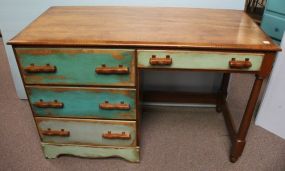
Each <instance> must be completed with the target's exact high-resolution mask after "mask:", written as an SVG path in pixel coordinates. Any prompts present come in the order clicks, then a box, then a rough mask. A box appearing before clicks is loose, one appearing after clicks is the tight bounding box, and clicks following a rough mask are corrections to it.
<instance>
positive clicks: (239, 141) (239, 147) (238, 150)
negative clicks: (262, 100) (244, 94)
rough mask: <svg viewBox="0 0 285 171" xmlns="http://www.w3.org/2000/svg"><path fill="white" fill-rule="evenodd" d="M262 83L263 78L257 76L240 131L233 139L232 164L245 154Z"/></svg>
mask: <svg viewBox="0 0 285 171" xmlns="http://www.w3.org/2000/svg"><path fill="white" fill-rule="evenodd" d="M262 82H263V78H260V77H259V76H256V79H255V81H254V84H253V88H252V90H251V94H250V97H249V100H248V102H247V106H246V109H245V112H244V115H243V118H242V121H241V123H240V127H239V130H238V132H237V134H236V136H235V137H234V139H233V145H232V149H231V156H230V161H231V162H236V161H237V159H238V158H239V157H240V156H241V154H242V152H243V149H244V146H245V138H246V135H247V132H248V128H249V126H250V122H251V119H252V116H253V112H254V109H255V106H256V102H257V99H258V96H259V92H260V89H261V86H262Z"/></svg>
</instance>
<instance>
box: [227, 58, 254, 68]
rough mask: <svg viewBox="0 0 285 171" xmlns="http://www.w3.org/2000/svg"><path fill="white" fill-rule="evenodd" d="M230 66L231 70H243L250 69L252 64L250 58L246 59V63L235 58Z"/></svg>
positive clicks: (230, 62)
mask: <svg viewBox="0 0 285 171" xmlns="http://www.w3.org/2000/svg"><path fill="white" fill-rule="evenodd" d="M229 66H230V68H235V69H243V68H250V67H251V66H252V64H251V62H250V61H249V58H245V60H244V61H237V60H236V59H235V58H232V60H230V61H229Z"/></svg>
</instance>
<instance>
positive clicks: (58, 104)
mask: <svg viewBox="0 0 285 171" xmlns="http://www.w3.org/2000/svg"><path fill="white" fill-rule="evenodd" d="M26 91H27V95H28V97H29V100H30V103H31V107H32V110H33V113H34V114H35V115H36V116H50V117H79V118H105V119H136V101H135V99H136V91H135V89H122V88H121V89H118V88H117V89H112V88H83V87H81V88H79V87H44V86H26ZM55 100H56V101H55ZM105 101H108V103H106V102H105ZM122 102H123V104H122Z"/></svg>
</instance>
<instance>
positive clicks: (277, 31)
mask: <svg viewBox="0 0 285 171" xmlns="http://www.w3.org/2000/svg"><path fill="white" fill-rule="evenodd" d="M261 28H262V29H263V30H264V31H265V32H266V33H267V34H268V35H270V36H271V37H273V38H275V39H278V40H281V39H282V36H283V32H284V30H285V17H284V18H280V17H277V16H273V15H270V14H268V13H265V14H264V15H263V19H262V24H261Z"/></svg>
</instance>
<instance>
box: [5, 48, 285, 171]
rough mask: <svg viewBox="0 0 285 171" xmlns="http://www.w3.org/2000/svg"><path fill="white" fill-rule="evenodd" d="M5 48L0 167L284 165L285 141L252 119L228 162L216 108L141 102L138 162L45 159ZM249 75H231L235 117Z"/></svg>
mask: <svg viewBox="0 0 285 171" xmlns="http://www.w3.org/2000/svg"><path fill="white" fill-rule="evenodd" d="M3 49H4V48H3V44H2V43H1V44H0V99H1V101H0V171H10V170H13V171H14V170H16V171H17V170H19V171H26V170H29V171H45V170H47V171H54V170H63V171H64V170H66V171H73V170H74V171H78V170H100V171H101V170H127V171H128V170H132V171H133V170H147V171H150V170H164V171H167V170H188V171H189V170H191V171H192V170H193V171H196V170H201V171H205V170H218V171H223V170H225V171H231V170H241V171H284V170H285V140H283V139H281V138H279V137H278V136H276V135H274V134H272V133H270V132H268V131H266V130H264V129H263V128H260V127H258V126H255V125H254V123H252V125H251V127H250V130H249V134H248V137H247V144H246V147H245V151H244V153H243V156H242V157H241V158H240V159H239V160H238V161H237V162H236V163H235V164H233V163H230V162H229V158H228V156H229V150H230V141H229V136H228V133H227V131H226V127H225V124H224V120H223V117H222V115H221V114H219V113H216V112H215V109H214V108H191V107H151V106H147V107H145V112H144V113H143V120H142V142H141V162H140V163H137V164H134V163H129V162H126V161H125V160H122V159H118V158H110V159H83V158H77V157H70V156H62V157H60V158H58V159H54V160H46V159H45V158H44V157H43V153H42V151H41V147H40V144H39V143H40V140H39V137H38V134H37V132H36V126H35V124H34V121H33V118H32V113H31V110H30V108H29V105H28V102H27V101H26V100H19V99H18V98H17V96H16V92H15V88H14V85H13V82H12V78H11V73H10V70H9V66H8V61H7V58H6V55H5V52H4V50H3ZM253 79H254V78H253V76H250V75H238V74H235V75H233V77H232V82H231V85H230V92H231V94H230V96H229V98H228V100H229V102H230V103H231V106H230V107H231V109H232V112H233V113H234V118H235V120H236V121H237V122H238V121H239V120H240V118H241V114H242V112H243V110H242V109H243V108H244V107H245V104H246V99H247V98H248V96H244V95H245V94H248V93H249V88H250V86H251V84H252V82H253Z"/></svg>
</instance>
